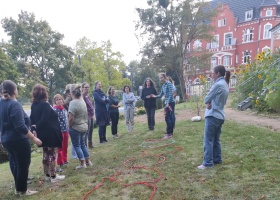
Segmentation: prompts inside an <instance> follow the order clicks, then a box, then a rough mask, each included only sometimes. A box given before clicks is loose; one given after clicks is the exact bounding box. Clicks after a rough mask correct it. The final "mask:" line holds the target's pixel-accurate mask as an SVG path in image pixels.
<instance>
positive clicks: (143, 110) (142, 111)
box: [137, 106, 146, 115]
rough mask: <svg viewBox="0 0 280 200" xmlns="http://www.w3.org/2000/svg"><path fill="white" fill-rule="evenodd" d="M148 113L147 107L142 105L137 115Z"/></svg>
mask: <svg viewBox="0 0 280 200" xmlns="http://www.w3.org/2000/svg"><path fill="white" fill-rule="evenodd" d="M144 114H146V109H145V108H144V107H143V106H142V107H139V108H138V109H137V115H144Z"/></svg>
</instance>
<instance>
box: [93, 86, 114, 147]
mask: <svg viewBox="0 0 280 200" xmlns="http://www.w3.org/2000/svg"><path fill="white" fill-rule="evenodd" d="M93 98H94V103H95V117H96V124H97V125H98V134H99V140H100V143H104V142H108V141H107V138H106V126H108V125H109V124H110V117H109V102H110V100H109V98H108V97H107V96H106V95H105V93H104V92H103V91H102V84H101V82H100V81H96V82H95V83H94V92H93Z"/></svg>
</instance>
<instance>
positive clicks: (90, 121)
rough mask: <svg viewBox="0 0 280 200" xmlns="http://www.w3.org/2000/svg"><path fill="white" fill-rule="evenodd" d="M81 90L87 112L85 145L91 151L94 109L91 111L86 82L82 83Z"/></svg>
mask: <svg viewBox="0 0 280 200" xmlns="http://www.w3.org/2000/svg"><path fill="white" fill-rule="evenodd" d="M82 90H83V98H84V101H85V103H86V105H87V112H88V132H87V135H86V144H87V141H88V147H89V148H90V149H92V148H93V145H92V132H93V126H94V123H93V115H94V109H93V105H92V102H91V99H90V97H89V95H88V92H89V84H88V83H87V82H83V83H82Z"/></svg>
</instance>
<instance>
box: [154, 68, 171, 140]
mask: <svg viewBox="0 0 280 200" xmlns="http://www.w3.org/2000/svg"><path fill="white" fill-rule="evenodd" d="M158 77H159V80H160V82H161V83H162V84H163V85H162V87H161V91H160V94H159V95H157V96H156V95H154V94H153V95H151V96H152V97H157V98H161V97H162V96H163V95H164V96H165V99H164V111H165V122H166V133H165V135H164V137H163V139H168V138H170V137H172V136H173V130H174V124H175V122H174V120H175V119H174V117H173V115H174V107H175V100H174V96H173V91H174V90H173V84H172V83H170V82H169V81H168V79H167V77H166V74H165V73H159V74H158Z"/></svg>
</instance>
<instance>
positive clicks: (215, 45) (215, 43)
mask: <svg viewBox="0 0 280 200" xmlns="http://www.w3.org/2000/svg"><path fill="white" fill-rule="evenodd" d="M218 47H219V35H214V37H213V39H212V40H211V47H210V48H211V49H214V48H218Z"/></svg>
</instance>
